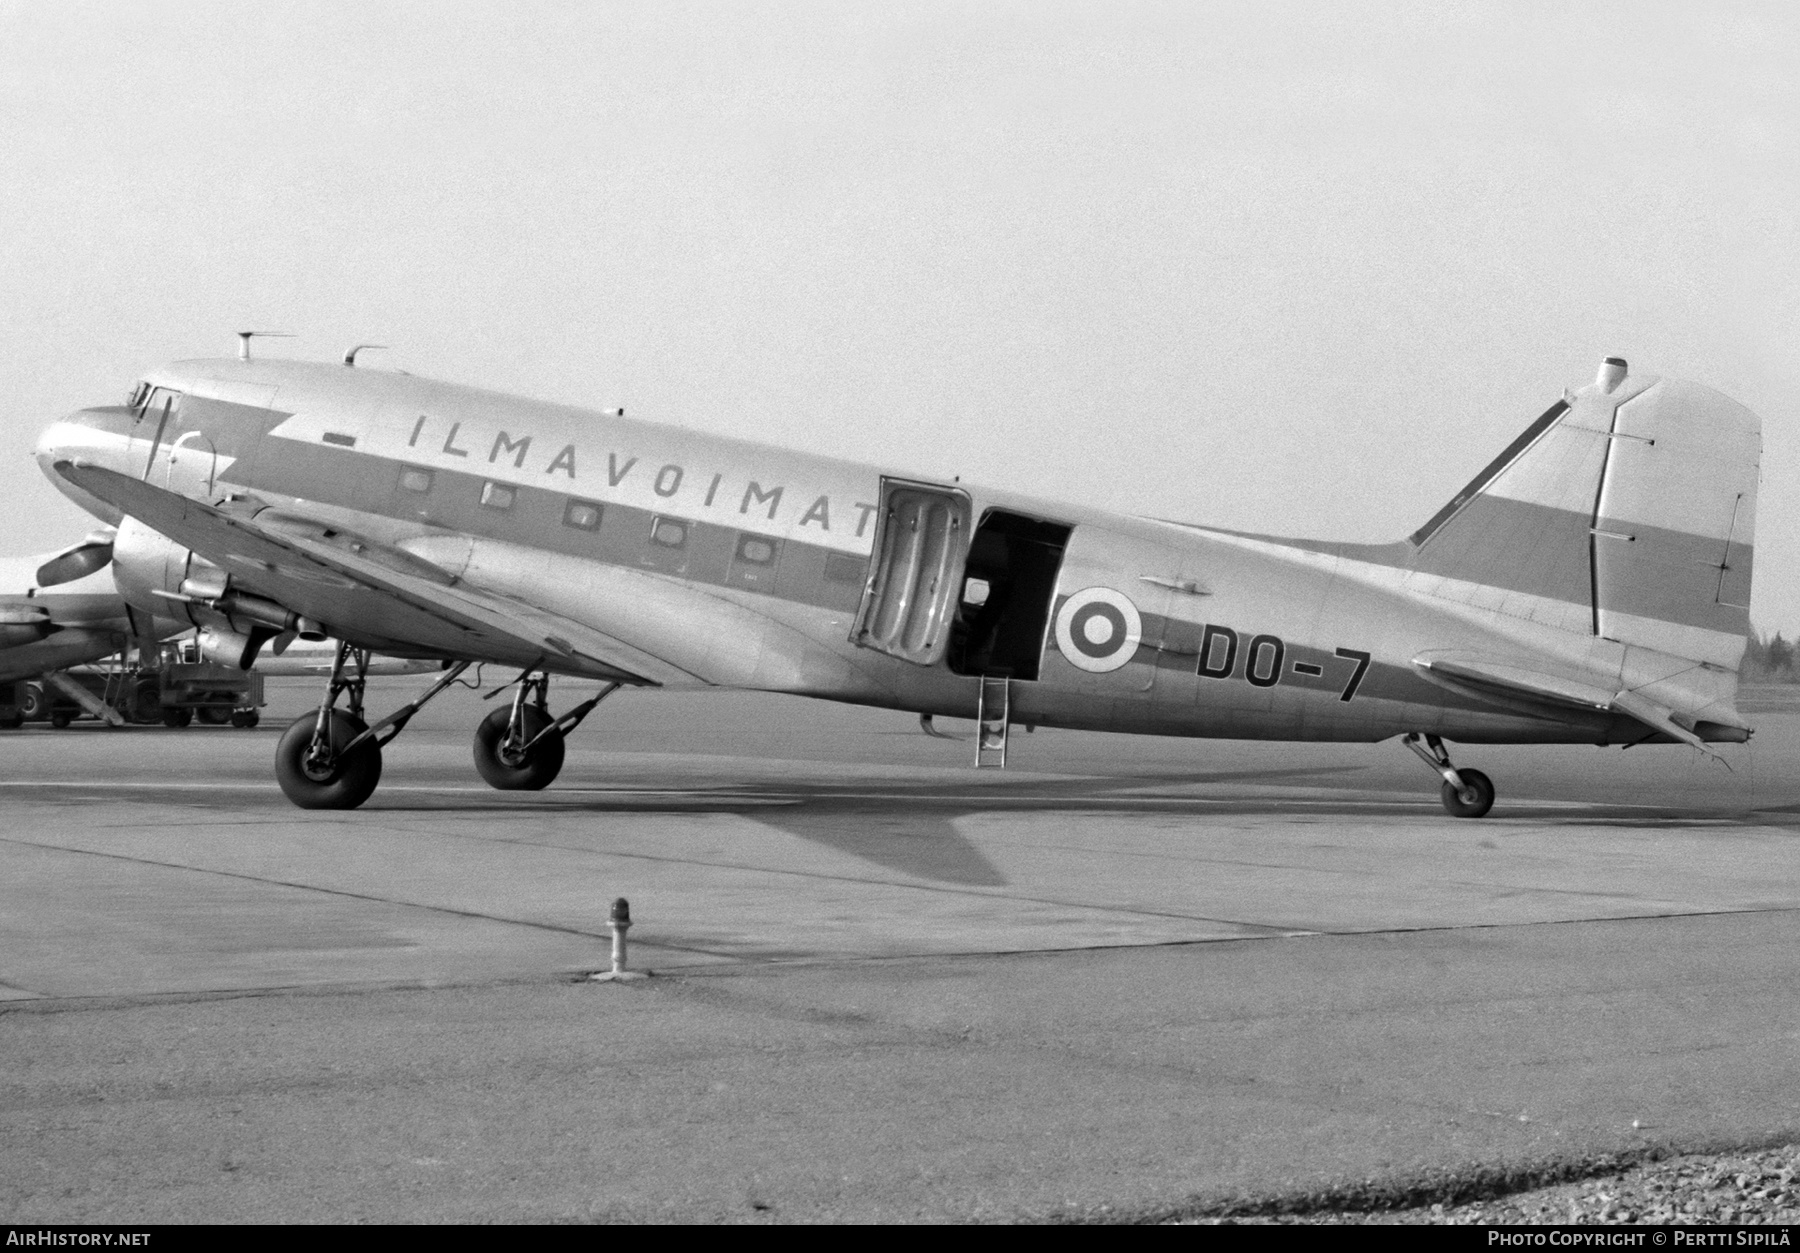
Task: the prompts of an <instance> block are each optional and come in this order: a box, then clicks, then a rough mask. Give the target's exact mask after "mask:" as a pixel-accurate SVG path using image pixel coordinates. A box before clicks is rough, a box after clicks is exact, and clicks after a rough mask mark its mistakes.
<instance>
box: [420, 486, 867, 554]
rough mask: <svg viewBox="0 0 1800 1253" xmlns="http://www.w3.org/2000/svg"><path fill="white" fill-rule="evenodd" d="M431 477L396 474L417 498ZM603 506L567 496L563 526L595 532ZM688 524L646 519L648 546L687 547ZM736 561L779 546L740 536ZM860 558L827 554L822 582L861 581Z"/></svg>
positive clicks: (487, 494) (498, 491)
mask: <svg viewBox="0 0 1800 1253" xmlns="http://www.w3.org/2000/svg"><path fill="white" fill-rule="evenodd" d="M435 479H436V476H435V474H434V473H433V472H432V471H430V470H427V469H424V468H422V467H419V466H406V467H404V468H403V469H402V470H401V471H400V487H401V489H402V490H404V491H408V492H412V493H414V494H417V495H421V496H423V495H429V494H430V492H431V489H432V486H433V483H434V482H435ZM518 495H519V493H518V488H516V487H514V486H512V485H511V484H508V483H501V482H497V481H495V480H493V479H484V480H482V484H481V494H480V501H481V504H482V505H483V506H484V507H485V508H488V509H493V510H496V511H500V512H505V511H507V510H510V509H511V508H512V507H513V505H514V504H516V503H517V501H518ZM605 514H606V506H604V505H603V504H601V503H600V502H599V501H596V500H582V499H580V498H579V497H574V496H571V497H569V498H568V499H567V500H566V501H565V502H564V504H563V516H562V522H563V525H564V526H566V527H569V528H571V529H573V530H577V531H590V532H591V531H598V530H599V529H600V520H601V519H602V518H603V517H604V516H605ZM690 530H691V524H690V523H688V522H687V521H686V520H684V519H681V518H672V517H667V516H665V515H662V514H657V515H655V516H654V517H652V518H651V519H650V542H651V543H652V544H654V545H656V546H657V547H658V548H667V549H674V550H677V551H679V550H681V549H685V548H686V547H687V546H688V539H689V532H690ZM735 552H736V558H737V560H738V561H739V562H742V563H743V564H745V565H752V566H772V565H774V564H775V561H776V558H777V557H779V556H780V555H781V542H780V541H779V540H773V539H769V538H767V537H766V536H762V535H756V534H753V533H751V532H747V531H746V532H740V533H739V535H738V539H737V547H736V550H735ZM865 564H866V563H865V561H864V559H863V558H861V557H858V556H855V555H853V554H849V553H831V554H828V555H827V557H826V559H825V578H826V579H827V580H828V581H830V582H833V583H856V582H860V581H861V580H862V577H863V571H864V567H865Z"/></svg>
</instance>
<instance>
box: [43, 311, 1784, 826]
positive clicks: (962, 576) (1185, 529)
mask: <svg viewBox="0 0 1800 1253" xmlns="http://www.w3.org/2000/svg"><path fill="white" fill-rule="evenodd" d="M354 356H355V354H354V352H352V353H351V354H349V355H348V356H347V357H346V359H345V361H344V364H342V365H339V364H335V363H330V364H319V363H304V362H295V361H262V360H256V361H252V360H250V359H249V339H248V337H247V336H246V337H245V338H244V347H243V350H242V351H241V352H240V354H239V357H238V358H237V359H229V358H227V359H221V360H202V361H184V362H179V363H177V364H174V365H170V366H167V367H165V368H163V369H161V370H157V371H155V372H154V373H152V374H150V375H149V376H147V377H146V378H145V379H144V380H143V381H141V382H140V383H139V384H138V385H137V387H136V388H135V389H134V390H133V391H132V393H131V395H130V398H129V400H128V401H127V402H126V403H124V404H122V405H115V406H106V407H101V408H92V409H84V410H81V411H80V412H78V413H74V414H71V415H70V416H69V417H67V418H64V419H62V420H61V421H58V422H56V423H55V424H53V425H52V426H50V427H49V428H48V429H47V430H46V431H45V432H44V434H43V437H42V439H41V441H40V443H39V444H38V449H37V455H38V458H39V460H40V463H41V464H42V466H43V468H44V470H45V472H46V473H47V474H48V475H49V476H50V478H51V480H52V482H54V483H55V484H56V485H57V486H58V487H59V488H60V489H61V490H63V491H64V492H66V493H67V494H68V495H70V496H71V497H73V498H74V499H75V500H76V501H78V502H80V503H81V504H82V505H83V507H85V508H86V509H88V510H89V511H90V512H92V513H94V514H95V515H97V516H98V517H100V518H101V519H103V520H105V521H106V522H108V523H111V524H113V525H116V526H117V527H118V535H117V538H116V540H115V542H114V547H113V562H114V569H115V576H116V578H117V581H118V584H119V589H120V591H121V592H122V593H123V594H124V595H125V596H126V598H127V599H128V600H129V601H131V602H132V603H133V604H134V605H136V606H137V607H138V608H140V609H142V610H145V611H150V612H155V613H158V614H161V615H169V614H171V613H177V614H179V615H185V617H186V618H187V619H188V620H189V621H191V622H192V623H193V624H194V625H195V626H196V627H198V628H200V631H201V636H200V639H201V643H202V647H203V649H204V650H205V651H206V652H207V654H208V656H209V658H210V659H212V660H226V661H229V662H231V663H232V664H236V665H240V666H248V665H250V664H251V663H252V661H253V660H254V659H255V657H256V655H257V652H258V650H259V649H260V648H261V647H262V646H263V645H264V644H265V643H266V642H268V641H269V640H271V639H276V638H278V637H280V636H282V635H286V634H289V633H293V634H298V635H299V636H300V637H302V638H308V639H323V638H333V639H337V640H340V641H342V643H341V644H340V645H339V646H338V649H337V653H336V660H335V664H334V665H333V666H332V667H331V673H330V676H329V678H328V679H327V680H326V684H325V689H326V690H325V693H324V696H323V699H322V700H321V703H320V705H319V709H318V712H317V713H316V714H307V715H306V716H304V717H302V718H301V719H299V720H298V721H297V722H295V723H294V724H293V726H291V727H290V728H289V729H288V730H287V732H286V733H285V735H283V737H282V739H281V742H280V746H279V748H278V749H277V752H276V776H277V778H278V779H279V781H280V784H281V787H282V790H283V791H284V792H286V794H287V795H288V797H289V798H290V799H291V800H293V801H294V803H295V804H297V805H301V806H305V807H308V808H352V807H354V806H357V805H360V804H361V803H362V802H363V801H364V800H366V799H367V798H368V797H369V796H370V795H371V794H372V793H373V792H374V790H375V787H376V784H377V783H378V781H379V779H380V776H381V757H382V751H383V749H385V748H386V747H387V746H388V745H389V744H390V743H392V741H393V740H394V738H395V737H396V736H397V735H399V733H400V732H401V730H402V729H403V728H404V727H405V725H406V721H407V719H408V718H409V717H410V716H411V715H412V714H413V713H414V712H416V711H417V709H418V708H419V706H420V705H422V704H423V703H424V702H425V701H426V700H429V699H431V697H433V696H435V695H436V694H437V693H438V692H440V691H442V690H443V688H444V687H445V686H446V685H448V683H450V682H451V681H452V680H454V679H455V677H456V676H457V675H458V674H460V673H461V672H462V670H463V669H464V668H465V667H466V666H468V665H469V664H471V663H474V662H487V663H492V664H497V665H503V666H507V667H512V668H516V669H517V670H518V672H519V676H518V678H517V679H516V680H515V682H514V684H513V686H512V699H511V701H510V703H509V704H507V705H505V706H503V707H497V708H496V709H495V710H494V711H493V712H492V713H490V714H489V715H488V717H487V718H486V719H484V720H483V721H482V722H481V724H480V726H479V727H478V728H477V730H476V734H475V759H476V764H477V766H478V768H479V769H480V771H481V773H482V775H483V776H484V777H485V778H486V779H487V780H488V781H489V782H490V783H492V784H493V785H494V786H496V787H501V788H540V787H543V786H544V785H546V784H547V783H549V782H550V781H551V780H552V779H553V778H555V776H556V773H557V771H558V769H559V768H560V767H561V765H562V760H563V744H564V737H565V735H566V734H567V733H568V732H569V731H571V730H572V729H573V728H574V727H575V725H576V724H577V723H579V722H580V721H581V720H582V719H583V718H584V717H586V716H587V714H588V713H589V712H590V711H591V710H592V709H593V708H594V706H595V705H596V704H598V703H599V701H600V700H601V699H603V698H604V696H605V695H606V694H607V693H609V692H611V691H613V690H615V689H616V687H617V686H619V685H621V684H636V685H644V686H664V687H671V688H674V687H689V688H704V687H721V688H754V689H760V690H765V691H776V692H792V693H797V694H800V695H804V696H814V697H819V698H822V699H826V700H838V701H849V702H853V703H857V704H864V705H876V706H884V707H888V708H893V709H904V710H909V711H912V712H915V713H918V714H921V715H934V714H942V715H946V716H953V717H976V718H978V719H980V722H981V728H980V733H979V734H978V737H977V750H976V757H977V764H978V765H980V764H989V763H992V764H1003V763H1004V753H1005V744H1006V732H1007V727H1008V724H1009V723H1010V722H1013V721H1018V722H1024V723H1026V724H1028V725H1038V726H1051V727H1069V728H1079V729H1084V730H1094V731H1129V732H1137V733H1147V734H1157V735H1185V736H1202V737H1205V736H1211V737H1230V738H1241V739H1267V740H1340V741H1350V740H1356V741H1376V740H1381V739H1386V738H1388V737H1390V736H1401V737H1404V743H1405V744H1406V745H1407V746H1408V747H1409V748H1411V749H1412V750H1413V751H1414V752H1416V753H1417V754H1418V755H1419V756H1420V757H1421V758H1422V759H1423V760H1424V761H1425V762H1426V764H1427V765H1428V766H1430V768H1431V769H1432V770H1433V771H1435V772H1436V773H1437V774H1438V775H1440V776H1441V777H1442V779H1443V786H1442V796H1443V802H1444V805H1445V807H1446V808H1447V809H1448V810H1449V811H1450V812H1451V813H1453V814H1457V815H1461V816H1466V817H1479V816H1481V815H1482V814H1485V813H1487V812H1488V810H1489V808H1490V807H1491V806H1492V804H1493V801H1494V788H1493V784H1492V783H1491V782H1489V780H1488V778H1487V776H1485V775H1483V774H1482V773H1481V772H1480V771H1477V770H1472V769H1468V768H1466V767H1461V768H1459V767H1457V766H1455V765H1453V764H1452V762H1451V760H1450V756H1449V753H1448V752H1447V751H1446V749H1445V746H1444V741H1445V740H1446V739H1451V740H1457V741H1461V742H1463V743H1470V744H1484V743H1485V744H1496V743H1586V744H1599V745H1608V744H1612V745H1623V746H1630V745H1633V744H1642V743H1662V744H1667V743H1680V744H1686V745H1690V746H1692V747H1694V748H1696V749H1699V750H1701V751H1703V752H1707V753H1709V754H1711V753H1712V750H1711V749H1710V748H1708V747H1707V745H1709V744H1715V743H1742V742H1744V741H1745V740H1747V739H1748V738H1749V735H1750V728H1749V726H1748V725H1747V724H1746V723H1745V721H1744V720H1743V718H1741V717H1740V716H1739V715H1738V713H1737V711H1736V709H1735V707H1734V700H1735V696H1736V690H1737V671H1738V666H1739V662H1740V660H1741V658H1742V656H1743V652H1744V645H1745V636H1746V634H1747V632H1748V626H1749V624H1748V612H1747V606H1748V604H1749V600H1750V562H1751V544H1752V532H1753V529H1754V519H1755V513H1756V486H1757V461H1758V457H1759V455H1760V433H1759V424H1758V421H1757V419H1756V416H1755V415H1754V414H1752V413H1750V412H1749V411H1748V410H1746V409H1744V408H1743V407H1742V406H1740V405H1738V404H1736V403H1735V402H1733V401H1731V400H1729V399H1727V398H1726V397H1724V396H1722V395H1720V394H1719V393H1717V392H1715V391H1712V390H1710V389H1708V388H1706V387H1702V386H1699V385H1697V384H1694V383H1683V382H1677V381H1675V380H1672V379H1656V378H1652V377H1645V376H1641V375H1631V374H1629V373H1628V372H1627V370H1626V366H1625V363H1624V362H1623V361H1620V360H1617V359H1615V358H1609V359H1607V361H1606V362H1605V363H1604V364H1603V365H1602V366H1601V368H1600V372H1599V377H1598V379H1597V380H1596V381H1595V382H1594V383H1593V385H1591V386H1589V387H1584V388H1582V389H1581V390H1580V391H1578V392H1574V393H1569V394H1565V396H1564V398H1563V399H1561V400H1559V401H1557V403H1556V404H1554V405H1552V406H1551V407H1550V408H1549V410H1548V411H1546V412H1545V413H1544V414H1543V415H1542V416H1541V417H1539V418H1538V419H1537V420H1536V421H1534V422H1532V423H1531V425H1530V426H1529V427H1527V428H1526V429H1525V431H1524V433H1523V434H1521V435H1520V436H1519V437H1518V438H1517V439H1516V440H1514V441H1513V442H1512V444H1511V445H1509V446H1508V447H1507V448H1506V450H1505V451H1504V452H1502V453H1501V454H1500V455H1499V456H1498V457H1497V458H1495V459H1494V461H1493V462H1492V463H1491V464H1489V465H1488V467H1487V468H1486V469H1484V470H1483V471H1482V472H1481V473H1480V474H1479V475H1477V476H1476V477H1475V479H1474V480H1473V481H1472V482H1471V483H1470V484H1469V485H1468V486H1467V487H1466V488H1464V489H1463V490H1462V491H1461V492H1459V493H1458V494H1457V495H1456V497H1455V498H1454V499H1453V500H1451V501H1450V503H1448V504H1447V505H1445V506H1444V507H1443V508H1442V509H1441V510H1439V511H1438V512H1437V514H1436V515H1435V516H1433V517H1432V518H1431V519H1430V520H1429V521H1428V522H1426V523H1425V525H1424V526H1422V527H1420V528H1419V529H1418V530H1417V531H1415V532H1413V534H1412V535H1411V536H1410V537H1408V538H1407V539H1405V540H1403V541H1400V542H1397V543H1392V544H1379V545H1373V544H1344V543H1331V542H1321V541H1315V540H1296V539H1279V538H1275V537H1273V536H1267V535H1250V534H1242V533H1238V532H1234V531H1226V530H1218V529H1214V528H1209V527H1204V526H1197V525H1192V524H1187V523H1180V522H1168V521H1158V520H1154V519H1149V518H1137V517H1129V516H1126V515H1122V514H1115V513H1108V512H1104V511H1102V510H1097V509H1090V508H1084V507H1081V506H1076V505H1065V504H1059V503H1055V502H1052V501H1048V500H1037V499H1033V498H1031V497H1027V496H1021V495H1016V494H1013V493H1010V492H997V491H989V490H986V489H983V488H976V487H970V486H967V485H964V484H960V483H943V482H934V481H929V480H925V479H920V478H915V477H910V476H907V475H905V474H901V473H890V472H887V471H885V470H883V469H881V468H880V467H876V466H865V465H858V464H855V463H852V462H846V461H836V460H831V459H828V458H825V457H818V456H812V455H810V454H807V453H802V452H790V451H783V450H780V449H776V448H770V447H766V446H763V445H760V444H754V443H749V442H746V441H742V440H736V439H727V438H723V437H719V436H714V435H705V434H700V433H698V432H694V431H689V430H684V429H681V428H679V427H673V426H662V425H657V424H653V423H649V422H642V421H633V420H628V419H627V418H625V417H624V415H623V413H622V411H621V412H596V411H591V410H584V409H577V408H570V407H565V406H561V405H552V404H543V403H539V402H535V401H530V400H523V399H518V398H515V397H511V396H504V395H499V394H496V393H493V392H486V391H478V390H475V389H473V388H468V387H458V386H452V385H450V384H446V383H436V382H430V381H427V380H425V379H420V378H414V377H411V376H409V375H406V374H400V373H392V372H387V371H375V370H369V369H366V368H364V369H356V368H354ZM290 637H291V636H290ZM371 650H373V651H379V652H381V653H383V654H387V655H390V656H397V657H411V658H424V659H431V660H436V661H439V662H441V663H443V665H444V667H445V669H444V673H443V675H442V676H441V677H440V679H439V681H438V682H437V683H436V684H435V685H433V686H432V687H431V688H430V689H429V690H428V691H426V692H425V694H424V695H423V696H422V697H420V698H419V699H418V700H416V701H414V702H412V703H411V704H408V705H406V706H405V707H404V708H402V709H400V710H398V711H397V712H395V713H393V714H391V715H388V716H386V717H383V718H379V719H377V720H374V721H370V720H369V718H367V717H366V716H365V714H364V711H363V693H364V687H363V682H362V679H363V667H364V665H365V664H366V662H367V657H368V653H369V652H370V651H371ZM551 675H568V676H577V677H580V678H584V679H597V680H601V681H603V683H604V686H603V687H602V688H601V691H600V695H598V696H596V697H594V698H593V699H591V700H588V701H585V702H583V703H582V704H580V705H578V706H576V707H575V708H573V709H571V710H569V711H568V712H566V713H563V714H561V715H560V716H559V715H557V714H554V713H553V712H552V711H551V709H550V706H549V703H548V687H549V680H550V676H551ZM340 701H342V702H343V703H340Z"/></svg>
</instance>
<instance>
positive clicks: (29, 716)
mask: <svg viewBox="0 0 1800 1253" xmlns="http://www.w3.org/2000/svg"><path fill="white" fill-rule="evenodd" d="M19 712H20V713H22V714H24V715H25V721H27V722H39V721H42V720H43V719H45V718H48V717H49V716H50V701H49V698H47V697H46V696H45V695H44V689H43V688H42V687H40V686H39V685H38V684H36V683H27V684H26V685H25V703H24V704H23V705H20V706H19Z"/></svg>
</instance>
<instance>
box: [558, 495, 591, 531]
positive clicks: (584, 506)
mask: <svg viewBox="0 0 1800 1253" xmlns="http://www.w3.org/2000/svg"><path fill="white" fill-rule="evenodd" d="M563 525H564V526H572V527H574V528H575V529H576V530H577V531H598V530H599V529H600V506H599V505H597V504H595V503H594V502H593V501H591V500H571V501H570V502H569V503H568V504H567V505H566V506H565V507H564V508H563Z"/></svg>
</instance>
